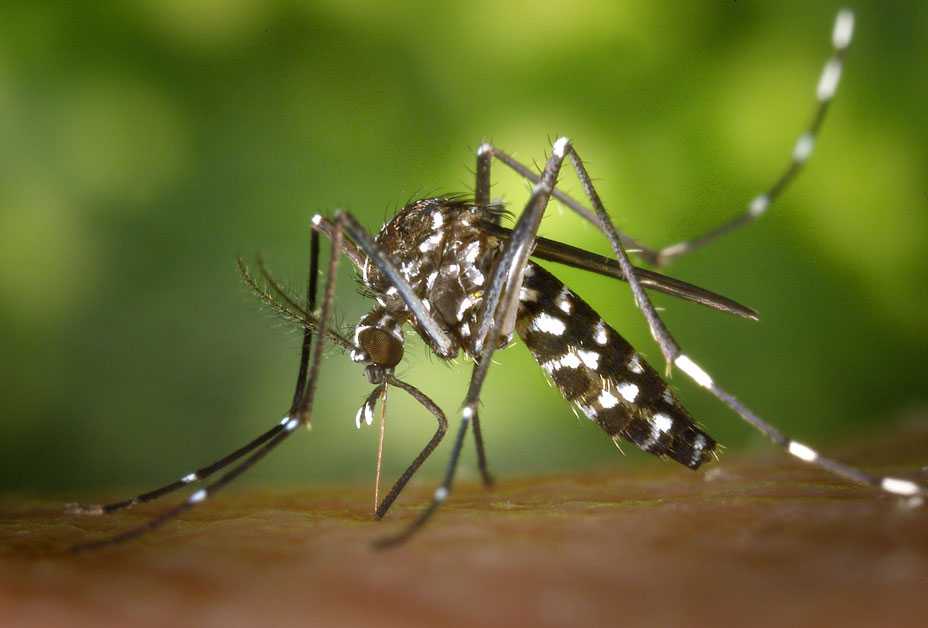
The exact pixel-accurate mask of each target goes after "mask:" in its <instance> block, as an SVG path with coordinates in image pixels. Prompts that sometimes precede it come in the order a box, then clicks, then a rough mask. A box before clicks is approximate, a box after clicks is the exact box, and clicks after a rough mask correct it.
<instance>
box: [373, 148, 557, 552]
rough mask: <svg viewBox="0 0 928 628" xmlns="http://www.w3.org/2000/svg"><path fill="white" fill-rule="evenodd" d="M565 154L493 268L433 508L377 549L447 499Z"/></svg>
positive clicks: (392, 542)
mask: <svg viewBox="0 0 928 628" xmlns="http://www.w3.org/2000/svg"><path fill="white" fill-rule="evenodd" d="M568 149H569V143H568V141H567V140H566V138H562V139H559V140H557V141H556V142H555V143H554V148H553V150H552V155H551V157H550V158H549V159H548V162H547V164H546V165H545V169H544V172H543V174H542V178H541V181H539V182H538V183H537V184H536V185H535V188H534V189H533V190H532V195H531V196H530V197H529V200H528V202H527V203H526V205H525V208H524V209H523V211H522V213H521V215H520V216H519V220H518V221H517V222H516V225H515V227H514V228H513V230H512V237H511V238H510V239H509V241H508V242H507V243H506V244H505V247H504V249H503V253H502V255H501V256H500V260H499V262H497V265H496V268H495V269H494V271H493V276H492V279H491V280H490V282H489V285H488V288H487V290H486V292H485V294H484V302H483V306H482V307H483V315H482V320H481V324H480V326H479V329H478V331H477V334H476V341H475V346H476V347H477V351H478V352H479V356H478V359H477V363H476V364H475V365H474V369H473V371H472V372H471V379H470V384H469V386H468V388H467V395H466V397H465V399H464V403H463V405H462V408H461V415H460V422H459V424H458V432H457V434H456V435H455V440H454V448H453V449H452V450H451V457H450V459H449V460H448V466H447V469H446V471H445V477H444V480H443V481H442V483H441V484H440V485H439V487H438V488H437V489H435V493H434V495H433V497H432V501H431V503H430V504H429V505H428V507H427V508H426V509H425V510H424V511H423V512H422V513H420V515H419V516H418V517H417V518H416V519H415V520H414V521H413V522H412V523H410V524H409V525H407V526H406V528H404V529H403V530H401V531H400V532H399V533H398V534H396V535H394V536H389V537H385V538H382V539H380V540H378V541H377V542H376V543H375V545H376V547H379V548H387V547H393V546H396V545H398V544H401V543H403V542H405V541H407V540H408V539H409V538H411V537H412V536H413V535H414V534H415V533H416V532H417V531H418V530H420V529H421V528H422V527H423V526H424V525H425V524H426V523H428V521H429V520H430V519H431V518H432V516H433V515H434V514H435V512H437V511H438V509H439V508H440V507H441V505H442V504H443V503H444V502H445V500H446V499H448V495H450V494H451V489H452V485H453V483H454V475H455V472H456V471H457V466H458V461H459V460H460V456H461V449H462V448H463V446H464V439H465V437H466V436H467V430H468V428H469V426H470V423H471V421H473V420H474V418H475V417H476V415H477V407H478V405H479V403H480V392H481V390H482V389H483V384H484V382H485V381H486V376H487V372H488V371H489V368H490V364H491V362H492V360H491V358H492V356H493V353H494V351H495V350H496V348H497V346H498V344H499V340H500V338H501V337H503V333H504V332H503V328H504V327H506V324H505V321H506V320H507V319H508V318H509V316H510V312H514V308H515V306H516V305H517V304H518V298H519V288H520V286H521V284H522V273H523V272H524V270H525V264H526V262H527V261H528V256H529V254H530V252H531V244H532V242H533V240H534V238H535V235H536V234H537V232H538V225H539V224H540V223H541V217H542V216H543V215H544V211H545V208H546V207H547V205H548V201H549V200H550V198H551V191H552V190H553V189H554V184H555V182H556V181H557V176H558V173H559V172H560V169H561V164H562V163H563V161H564V157H565V155H566V154H567V150H568Z"/></svg>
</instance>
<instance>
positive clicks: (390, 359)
mask: <svg viewBox="0 0 928 628" xmlns="http://www.w3.org/2000/svg"><path fill="white" fill-rule="evenodd" d="M358 342H359V343H360V344H361V348H362V349H363V350H364V352H365V353H366V354H367V355H368V356H369V357H370V361H371V362H372V363H373V364H376V365H378V366H382V367H384V368H393V367H394V366H396V365H397V364H399V363H400V360H402V359H403V343H402V342H401V341H399V340H397V339H396V337H395V336H393V335H392V334H390V333H389V332H386V331H384V330H382V329H377V328H375V327H371V328H368V329H365V330H364V331H362V332H361V333H360V334H358Z"/></svg>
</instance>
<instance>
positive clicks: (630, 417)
mask: <svg viewBox="0 0 928 628" xmlns="http://www.w3.org/2000/svg"><path fill="white" fill-rule="evenodd" d="M516 330H517V331H518V333H519V336H520V337H521V338H522V340H523V341H524V342H525V344H526V346H527V347H528V348H529V351H531V353H532V355H533V356H534V357H535V360H537V361H538V364H539V365H540V366H541V367H542V368H543V369H544V371H545V372H546V373H547V374H548V376H549V377H550V378H551V380H552V381H553V382H554V384H555V385H556V386H557V388H558V390H560V391H561V394H562V395H563V396H564V398H565V399H567V401H569V402H570V403H572V404H574V405H575V406H576V407H577V408H578V409H579V410H580V411H581V412H583V414H584V415H586V416H587V417H588V418H589V419H590V420H592V421H595V422H596V423H597V424H598V425H599V426H600V427H601V428H602V429H603V430H604V431H605V432H606V433H607V434H609V435H610V436H611V437H613V439H620V438H621V439H624V440H627V441H629V442H631V443H633V444H635V445H636V446H638V447H640V448H641V449H643V450H644V451H647V452H649V453H652V454H654V455H657V456H667V457H669V458H672V459H673V460H676V461H677V462H679V463H681V464H683V465H686V466H687V467H690V468H691V469H695V468H697V467H699V465H701V464H702V463H703V462H704V461H705V460H706V459H707V457H709V456H711V455H712V452H713V450H714V449H715V446H716V443H715V440H714V439H713V438H712V437H711V436H709V435H708V434H706V433H705V432H704V431H703V430H702V429H700V428H699V426H697V425H696V423H695V422H694V421H693V418H692V417H691V416H690V415H689V413H688V412H687V411H686V409H685V408H684V407H683V406H682V404H681V403H680V402H679V401H678V400H677V398H676V396H675V395H674V393H673V391H672V390H671V389H670V387H668V386H667V385H666V384H665V383H664V381H663V380H662V379H661V378H660V376H659V375H658V374H657V372H656V371H655V370H654V369H653V368H651V366H650V365H649V364H648V363H647V362H646V361H645V360H644V359H643V358H642V357H641V356H640V355H639V354H638V353H637V352H636V351H635V349H634V347H632V346H631V345H630V344H629V343H628V341H626V340H625V339H624V338H623V337H622V336H621V335H620V334H619V333H618V332H617V331H615V330H614V329H613V328H612V327H610V326H609V325H608V324H606V322H605V321H603V319H602V317H600V316H599V314H597V313H596V311H595V310H594V309H593V308H592V307H590V306H589V305H588V304H587V303H586V302H585V301H584V300H583V299H581V298H580V297H579V296H577V294H576V293H574V292H573V291H572V290H570V289H569V288H568V287H567V286H565V285H564V284H563V283H562V282H561V281H560V280H559V279H558V278H557V277H555V276H554V275H552V274H551V273H549V272H548V271H546V270H545V269H544V268H542V267H540V266H538V265H536V264H532V263H529V264H528V265H527V266H526V270H525V281H524V283H523V286H522V290H521V292H520V294H519V314H518V318H517V320H516Z"/></svg>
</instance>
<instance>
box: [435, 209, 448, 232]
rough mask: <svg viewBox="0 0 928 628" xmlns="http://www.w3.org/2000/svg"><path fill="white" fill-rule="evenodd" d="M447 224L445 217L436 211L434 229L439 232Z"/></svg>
mask: <svg viewBox="0 0 928 628" xmlns="http://www.w3.org/2000/svg"><path fill="white" fill-rule="evenodd" d="M443 224H445V217H444V216H442V215H441V212H440V211H438V210H436V211H433V212H432V229H434V230H435V231H438V230H439V229H441V227H442V225H443Z"/></svg>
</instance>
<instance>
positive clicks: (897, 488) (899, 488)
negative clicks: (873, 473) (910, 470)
mask: <svg viewBox="0 0 928 628" xmlns="http://www.w3.org/2000/svg"><path fill="white" fill-rule="evenodd" d="M880 486H881V487H883V490H884V491H889V492H890V493H895V494H896V495H915V494H916V493H918V492H919V491H920V490H921V489H919V487H918V484H916V483H915V482H911V481H909V480H903V479H900V478H883V481H882V482H880Z"/></svg>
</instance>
